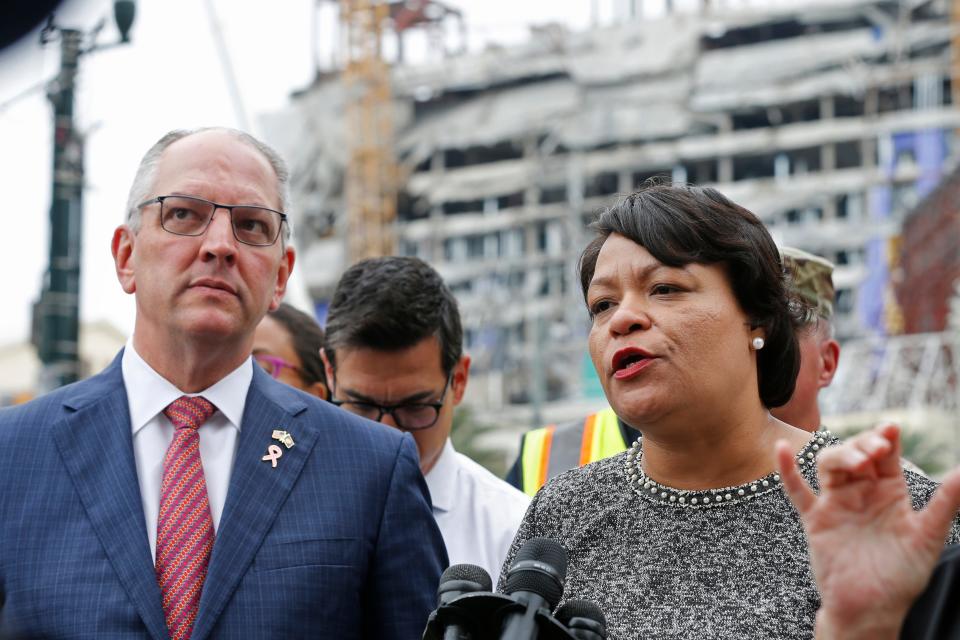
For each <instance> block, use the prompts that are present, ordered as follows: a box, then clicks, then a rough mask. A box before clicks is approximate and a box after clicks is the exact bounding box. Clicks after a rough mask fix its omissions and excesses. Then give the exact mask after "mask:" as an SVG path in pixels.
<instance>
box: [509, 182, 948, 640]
mask: <svg viewBox="0 0 960 640" xmlns="http://www.w3.org/2000/svg"><path fill="white" fill-rule="evenodd" d="M594 228H595V229H596V230H597V232H598V236H597V237H596V238H595V239H594V240H593V241H592V242H591V243H590V244H589V245H587V247H586V249H585V250H584V252H583V255H582V256H581V259H580V280H581V286H582V289H583V294H584V298H585V301H586V304H587V310H588V312H589V315H590V318H591V321H592V326H591V329H590V336H589V349H590V356H591V358H592V360H593V364H594V366H595V367H596V370H597V373H598V374H599V377H600V381H601V383H602V385H603V389H604V392H605V393H606V396H607V400H608V401H609V402H610V405H611V406H612V407H613V409H614V410H615V411H616V413H617V415H618V416H619V417H620V418H621V419H623V420H624V421H625V422H627V423H628V424H630V425H632V426H633V427H635V428H637V429H638V430H639V431H640V432H641V433H643V438H642V440H638V441H637V442H636V443H634V444H633V446H632V447H630V448H629V450H628V451H626V452H625V453H623V454H620V455H618V456H615V457H613V458H608V459H606V460H602V461H600V462H596V463H593V464H590V465H587V466H586V467H582V468H579V469H574V470H571V471H569V472H567V473H566V474H564V475H561V476H559V477H557V478H555V479H554V480H552V481H551V482H550V483H548V484H547V485H546V486H545V487H544V488H543V489H542V490H541V491H540V492H539V493H538V494H537V496H536V497H535V498H534V500H533V503H532V504H531V505H530V508H529V510H528V511H527V514H526V517H525V518H524V521H523V523H522V525H521V527H520V530H519V532H518V534H517V538H516V540H515V541H514V545H513V548H512V552H511V555H510V557H508V558H507V563H506V565H505V567H509V566H510V564H511V562H512V560H513V555H514V554H515V553H516V550H517V549H518V548H519V547H520V545H522V544H523V542H524V541H525V540H526V539H528V538H531V537H534V536H543V537H547V538H552V539H554V540H556V541H558V542H560V543H561V544H563V546H564V547H566V548H567V551H568V552H569V565H568V570H567V579H566V584H565V587H564V594H563V599H564V600H568V599H570V598H584V599H587V600H592V601H594V602H596V603H597V604H598V605H599V606H600V608H601V609H602V610H603V612H604V613H605V615H606V619H607V622H608V630H609V632H610V635H611V637H613V638H619V639H622V640H626V639H633V638H725V639H726V638H810V637H812V636H813V622H814V616H815V614H816V611H817V608H818V606H819V596H818V594H817V591H816V587H815V584H814V581H813V577H812V575H811V571H810V565H809V560H808V555H807V545H806V541H805V538H804V533H803V527H802V525H801V523H800V520H799V517H798V516H797V513H796V511H795V510H794V508H793V507H792V506H791V504H790V501H789V499H788V498H787V496H786V494H785V493H784V490H783V486H782V483H781V479H780V475H779V474H778V473H776V472H775V471H774V470H775V469H776V457H775V453H774V443H775V442H776V441H778V440H786V441H787V442H788V443H789V444H790V447H791V448H792V450H793V451H795V452H796V461H797V464H798V465H799V467H800V471H801V473H802V474H803V475H804V477H805V478H806V479H807V480H808V481H809V482H811V483H813V484H814V486H816V484H815V483H816V477H815V464H814V461H815V459H816V457H817V454H818V452H819V451H821V450H822V449H823V448H824V447H826V446H828V445H830V444H832V443H834V442H835V441H836V440H835V438H833V437H832V436H831V435H830V434H829V433H826V432H823V431H821V432H817V433H815V434H813V435H812V436H811V434H810V433H808V432H806V431H802V430H800V429H797V428H794V427H792V426H790V425H787V424H785V423H783V422H780V421H779V420H777V419H775V418H773V417H772V416H771V415H770V411H769V410H770V408H772V407H777V406H779V405H782V404H784V403H785V402H786V401H787V400H788V399H789V398H790V396H791V394H792V393H793V387H794V382H795V378H796V375H797V370H798V367H799V358H800V354H799V350H798V346H797V340H796V336H795V333H794V331H795V327H796V318H797V317H798V316H799V311H798V310H797V309H792V308H791V306H790V303H789V301H788V296H787V293H786V291H785V288H784V286H785V285H784V276H783V270H782V267H781V263H780V257H779V253H778V251H777V247H776V246H775V244H774V242H773V240H772V239H771V237H770V235H769V233H768V232H767V231H766V229H765V228H764V226H763V224H762V223H761V222H760V221H759V220H758V219H757V218H756V216H754V215H753V214H752V213H750V212H749V211H747V210H746V209H744V208H742V207H740V206H738V205H736V204H734V203H732V202H730V201H729V200H728V199H727V198H725V197H724V196H723V195H721V194H720V193H718V192H717V191H715V190H713V189H708V188H698V187H679V186H677V187H675V186H663V185H658V186H651V187H648V188H646V189H643V190H641V191H639V192H637V193H634V194H632V195H631V196H629V197H627V198H625V199H624V200H623V201H621V202H619V203H618V204H617V205H615V206H614V207H612V208H611V209H609V210H607V211H605V212H603V213H602V214H601V215H600V216H599V219H598V220H597V222H596V223H595V224H594ZM907 483H908V486H909V489H910V492H911V494H912V496H913V500H914V505H915V507H918V506H920V505H922V504H925V503H926V501H927V500H928V499H929V497H930V495H931V494H932V492H933V490H934V489H935V487H936V484H935V483H933V482H931V481H929V480H926V479H924V478H922V477H920V476H918V475H915V474H913V473H910V472H907ZM953 538H954V539H956V531H955V532H954V535H953ZM503 573H504V574H505V573H506V569H505V570H504V572H503Z"/></svg>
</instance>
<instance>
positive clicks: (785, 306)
mask: <svg viewBox="0 0 960 640" xmlns="http://www.w3.org/2000/svg"><path fill="white" fill-rule="evenodd" d="M591 228H593V229H594V230H596V231H597V232H598V234H599V235H598V236H597V237H596V238H594V239H593V240H592V241H591V242H590V244H588V245H587V247H586V248H585V249H584V250H583V253H582V254H581V256H580V268H579V271H580V286H581V287H582V289H583V296H584V299H586V296H587V288H588V287H589V286H590V281H591V280H592V279H593V272H594V270H595V269H596V266H597V257H598V256H599V254H600V248H601V247H602V246H603V243H604V242H605V241H606V239H607V238H608V237H610V235H611V234H613V233H616V234H619V235H622V236H624V237H626V238H629V239H630V240H633V241H634V242H636V243H637V244H639V245H641V246H642V247H643V248H645V249H646V250H647V251H649V252H650V254H651V255H653V257H655V258H656V259H657V260H659V261H660V262H662V263H663V264H665V265H667V266H670V267H682V266H684V265H687V264H690V263H698V264H705V265H714V264H718V265H722V266H723V268H724V270H725V272H726V274H727V279H728V281H729V282H730V287H731V289H733V293H734V296H735V297H736V299H737V302H738V303H739V304H740V308H741V309H743V311H744V313H745V314H746V315H747V317H748V318H750V322H751V326H752V327H754V328H756V327H763V329H764V331H765V337H764V340H765V342H766V344H765V345H764V347H763V349H760V350H759V351H757V384H758V387H759V390H760V400H761V401H762V402H763V404H764V406H766V407H767V408H772V407H779V406H781V405H783V404H786V402H787V401H788V400H789V399H790V396H792V395H793V389H794V385H795V384H796V380H797V372H798V370H799V369H800V348H799V346H798V344H797V335H796V331H797V328H798V326H799V323H798V321H797V317H796V315H795V313H794V312H793V310H792V308H791V307H790V304H789V298H788V290H787V288H786V285H785V275H786V274H785V272H784V269H783V265H782V264H781V262H780V253H779V251H778V250H777V246H776V244H774V242H773V238H771V237H770V234H769V233H768V232H767V230H766V228H765V227H764V226H763V223H762V222H760V220H759V219H758V218H757V217H756V216H755V215H753V214H752V213H750V212H749V211H747V210H746V209H744V208H743V207H741V206H740V205H737V204H734V203H733V202H731V201H730V200H728V199H727V198H726V197H725V196H724V195H723V194H721V193H720V192H719V191H717V190H715V189H710V188H707V187H694V186H677V185H661V184H653V185H650V186H646V187H644V188H642V189H641V190H639V191H637V192H636V193H633V194H631V195H629V196H627V197H626V198H624V199H623V200H622V201H620V202H618V203H617V204H615V205H614V206H613V207H611V208H609V209H607V210H605V211H603V212H602V213H600V215H599V216H598V218H597V220H596V221H595V222H594V223H593V225H591Z"/></svg>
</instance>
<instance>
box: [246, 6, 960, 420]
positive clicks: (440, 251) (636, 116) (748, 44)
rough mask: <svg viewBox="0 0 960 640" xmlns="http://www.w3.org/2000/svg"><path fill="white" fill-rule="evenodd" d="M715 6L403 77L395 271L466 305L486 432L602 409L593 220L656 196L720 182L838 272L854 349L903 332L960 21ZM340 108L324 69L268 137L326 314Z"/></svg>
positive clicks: (947, 127)
mask: <svg viewBox="0 0 960 640" xmlns="http://www.w3.org/2000/svg"><path fill="white" fill-rule="evenodd" d="M717 4H719V3H717ZM704 5H705V6H704V7H703V8H702V9H700V10H698V11H697V12H692V13H691V12H677V13H672V14H669V15H664V16H661V17H658V18H656V19H651V18H647V17H644V16H643V15H639V16H637V17H636V18H635V19H632V20H623V21H620V22H619V23H617V24H611V25H606V26H597V27H595V28H592V29H589V30H587V31H583V32H576V33H572V32H569V31H567V30H566V29H564V28H562V27H560V26H558V25H545V26H542V27H538V28H535V29H533V30H532V31H531V34H530V39H529V41H527V42H525V43H523V44H521V45H517V46H511V47H488V48H487V49H486V50H484V51H482V52H478V53H463V54H460V55H457V56H454V57H449V58H446V59H444V60H442V61H436V62H433V63H429V64H420V65H407V64H397V65H394V66H393V67H392V69H391V72H390V73H391V87H392V109H391V113H392V118H393V130H394V131H395V141H394V149H395V153H396V158H397V159H398V162H399V166H400V175H401V181H400V188H399V198H398V209H397V218H396V222H395V225H396V228H395V232H396V238H397V248H398V252H399V253H402V254H406V255H415V256H419V257H421V258H423V259H425V260H427V261H428V262H430V263H431V264H433V265H434V266H435V267H436V268H437V269H438V270H439V271H440V272H441V274H442V275H443V277H444V278H445V279H446V281H447V282H448V283H449V285H450V286H451V288H452V290H453V291H454V293H455V294H456V295H457V298H458V300H459V302H460V305H461V312H462V315H463V319H464V325H465V333H466V347H467V349H468V350H469V352H470V353H471V354H472V355H473V362H474V381H473V382H471V385H470V389H469V391H468V397H467V400H468V402H472V403H474V404H476V405H477V406H478V408H481V409H482V411H483V417H484V418H485V419H487V420H495V421H496V422H497V423H498V424H513V425H516V426H517V427H523V426H527V425H529V424H537V423H539V422H541V421H543V422H546V421H553V420H560V419H564V418H566V417H573V416H576V415H583V414H584V413H586V411H587V410H588V409H589V408H593V407H596V406H598V405H601V404H602V402H603V400H602V393H600V392H599V386H598V383H597V382H596V378H595V375H593V372H592V366H591V365H590V364H589V361H588V359H587V358H586V354H585V335H586V330H587V317H586V312H585V310H584V305H583V301H582V298H581V293H580V286H579V282H578V280H577V276H576V262H577V258H578V256H579V252H580V250H581V249H582V248H583V246H584V245H585V244H586V242H587V240H588V238H589V237H590V235H589V234H590V232H589V230H588V229H587V225H588V223H589V222H590V221H591V220H592V218H593V217H594V215H595V213H596V211H597V210H599V209H601V208H602V207H604V206H607V205H609V204H610V203H612V202H614V201H615V200H616V199H617V197H618V196H619V195H620V194H625V193H629V192H631V191H633V190H634V189H635V188H637V187H638V186H640V185H642V184H644V183H645V182H646V181H647V180H649V179H650V178H656V177H662V178H665V179H670V180H673V181H678V182H690V183H696V184H708V185H711V186H715V187H717V188H718V189H719V190H721V191H722V192H723V193H725V194H727V195H728V196H729V197H731V198H732V199H733V200H734V201H736V202H738V203H740V204H742V205H744V206H746V207H747V208H749V209H750V210H752V211H754V212H755V213H756V214H757V215H759V216H760V217H761V218H762V219H763V220H764V222H765V223H766V224H767V225H768V227H769V228H770V229H771V232H772V233H773V235H774V237H775V239H776V240H777V241H778V242H780V243H783V244H789V245H793V246H797V247H800V248H803V249H806V250H808V251H812V252H814V253H817V254H819V255H822V256H825V257H827V258H829V259H830V260H832V261H833V262H835V263H836V265H837V269H836V272H835V283H836V285H837V291H838V296H837V301H836V310H837V317H836V332H837V335H838V336H839V337H840V338H841V339H845V338H852V337H856V336H861V335H865V334H877V333H881V334H882V333H886V331H887V330H888V329H889V327H890V324H891V322H892V321H891V318H892V317H895V316H896V306H895V304H893V300H894V298H893V293H892V284H891V281H890V267H889V264H890V263H889V260H888V258H889V256H888V254H889V248H890V246H892V242H891V240H892V239H894V238H896V236H897V234H898V233H899V229H900V225H901V221H902V219H903V217H904V215H905V213H906V212H907V211H908V210H909V209H910V208H911V207H912V206H913V205H914V204H915V203H916V202H917V201H918V200H919V199H920V198H921V197H923V196H924V195H926V193H927V192H929V191H930V190H931V189H932V188H933V187H934V186H935V185H936V184H937V182H938V180H939V178H940V174H941V171H943V167H944V166H949V164H950V162H951V157H952V155H953V154H954V153H955V143H954V134H953V130H954V129H955V128H956V127H958V126H960V111H958V110H957V109H955V108H954V106H953V99H952V97H951V86H952V85H951V69H952V66H951V23H950V7H949V5H948V3H946V2H943V1H939V2H938V1H923V0H913V1H910V2H896V1H878V0H834V1H833V2H831V3H829V4H825V3H810V4H803V3H795V4H793V5H791V6H789V7H785V6H783V5H784V3H769V5H770V6H762V7H761V6H752V7H750V8H748V9H737V10H732V9H726V8H724V7H723V6H715V5H709V4H706V3H704ZM641 13H642V12H641ZM345 102H346V96H345V93H344V88H343V85H342V84H341V83H340V81H339V74H337V73H335V72H329V73H320V74H318V75H317V77H316V80H315V82H314V83H313V84H312V85H311V86H310V87H308V88H305V89H304V90H302V91H300V92H298V93H297V94H296V95H295V96H293V98H292V100H291V104H290V105H289V107H288V108H287V109H285V110H284V111H282V112H280V113H276V114H272V115H270V116H268V117H266V118H265V119H264V121H263V124H264V129H265V130H266V132H267V137H268V139H270V140H271V142H273V143H274V144H276V146H278V147H279V148H280V150H281V151H282V152H283V153H284V154H285V155H286V157H287V158H288V159H289V160H290V162H291V166H292V169H293V180H292V186H293V192H294V193H293V197H294V203H295V205H296V213H295V221H296V230H295V231H296V241H297V243H298V246H299V249H300V260H299V262H298V270H300V272H301V273H302V274H305V278H306V284H307V287H308V290H309V293H310V295H311V296H312V297H313V299H314V300H315V301H316V303H317V310H318V315H319V316H320V317H321V318H322V316H323V315H324V309H325V304H326V302H325V301H327V300H329V298H330V296H331V294H332V289H333V286H334V285H335V283H336V281H337V279H338V278H339V275H340V273H341V272H342V270H343V269H344V268H345V267H346V266H347V264H346V262H347V260H348V258H347V253H346V243H345V233H346V228H347V224H346V220H345V219H344V217H345V216H344V213H343V212H344V211H345V205H344V187H343V184H344V171H345V167H346V164H347V153H346V151H345V149H346V148H347V145H348V140H347V139H346V138H345V135H346V133H345V132H346V128H345V122H344V109H345Z"/></svg>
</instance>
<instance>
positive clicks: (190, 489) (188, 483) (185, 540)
mask: <svg viewBox="0 0 960 640" xmlns="http://www.w3.org/2000/svg"><path fill="white" fill-rule="evenodd" d="M216 410H217V408H216V407H215V406H213V404H211V403H210V402H209V401H208V400H206V399H205V398H202V397H200V396H192V397H191V396H181V397H179V398H177V399H176V400H174V401H173V402H172V403H170V405H169V406H168V407H167V408H166V409H164V410H163V414H164V415H165V416H167V418H169V419H170V422H172V423H173V426H174V427H175V428H176V431H175V432H174V434H173V442H171V443H170V447H169V448H168V449H167V455H166V456H164V458H163V481H162V482H161V484H160V515H159V517H158V518H157V567H156V568H157V583H158V584H159V585H160V595H161V596H162V598H163V613H164V615H165V616H166V619H167V628H168V629H169V630H170V638H171V640H186V639H187V638H189V637H190V633H191V631H192V630H193V622H194V620H196V618H197V609H198V608H199V606H200V592H201V590H202V589H203V580H204V578H206V577H207V563H208V562H209V561H210V551H211V549H213V518H211V517H210V502H209V500H208V499H207V482H206V480H205V479H204V477H203V462H202V461H201V460H200V435H199V434H198V433H197V429H199V428H200V425H202V424H203V423H204V422H206V420H207V418H209V417H210V416H212V415H213V414H214V412H215V411H216Z"/></svg>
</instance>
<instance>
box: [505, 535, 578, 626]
mask: <svg viewBox="0 0 960 640" xmlns="http://www.w3.org/2000/svg"><path fill="white" fill-rule="evenodd" d="M566 576H567V550H566V549H564V548H563V545H561V544H560V543H559V542H556V541H555V540H550V539H549V538H530V539H529V540H527V541H526V542H524V543H523V546H522V547H520V550H519V551H517V556H516V558H515V560H514V563H513V566H512V567H510V570H509V571H508V572H507V582H506V587H505V589H504V591H505V592H506V594H507V595H509V596H510V597H511V598H513V600H514V601H515V602H517V603H518V604H520V605H521V609H520V610H519V611H510V612H508V613H507V614H506V615H505V616H504V622H503V633H502V634H501V636H500V639H501V640H536V638H537V637H538V635H539V629H538V627H537V620H536V618H537V613H538V612H540V611H542V610H545V612H546V615H547V616H548V617H549V616H550V612H551V611H552V610H553V608H554V607H556V606H557V603H559V602H560V596H561V595H563V581H564V578H566Z"/></svg>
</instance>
